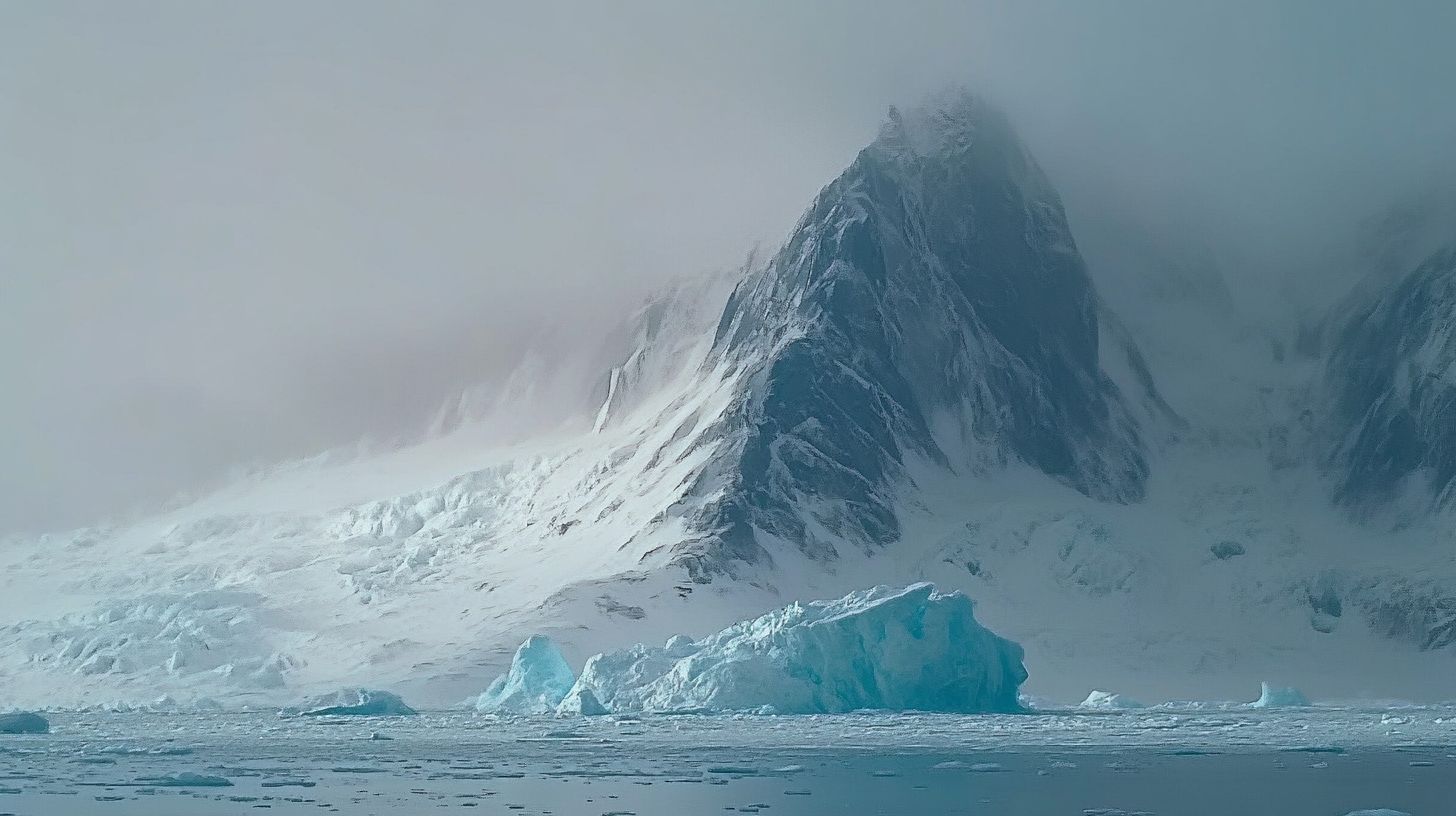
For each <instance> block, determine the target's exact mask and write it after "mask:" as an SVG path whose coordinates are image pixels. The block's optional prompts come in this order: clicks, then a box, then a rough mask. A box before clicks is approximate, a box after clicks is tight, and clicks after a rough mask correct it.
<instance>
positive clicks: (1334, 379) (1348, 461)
mask: <svg viewBox="0 0 1456 816" xmlns="http://www.w3.org/2000/svg"><path fill="white" fill-rule="evenodd" d="M1362 294H1363V293H1362ZM1327 378H1328V381H1329V385H1330V388H1331V390H1332V392H1333V394H1334V405H1333V409H1334V412H1335V415H1334V417H1333V420H1332V421H1333V423H1334V432H1335V436H1336V442H1335V448H1334V452H1333V454H1332V457H1331V458H1332V464H1333V466H1334V470H1335V478H1336V487H1335V499H1336V501H1338V502H1339V503H1340V504H1342V505H1344V506H1347V507H1350V508H1354V509H1357V510H1361V511H1371V510H1374V509H1377V508H1379V507H1381V506H1384V505H1388V504H1389V503H1390V502H1392V501H1395V500H1396V499H1397V498H1398V496H1399V494H1401V493H1402V492H1405V490H1406V489H1410V490H1411V492H1414V493H1415V494H1416V495H1417V496H1428V497H1430V498H1431V500H1432V501H1433V503H1434V505H1435V506H1437V507H1440V506H1446V505H1449V504H1450V503H1451V499H1452V495H1453V489H1456V485H1453V483H1456V246H1450V247H1447V248H1445V249H1442V250H1439V251H1437V252H1435V253H1434V254H1432V255H1431V256H1430V257H1428V258H1426V259H1425V260H1424V261H1423V262H1422V263H1421V264H1420V265H1419V266H1417V267H1416V268H1415V269H1414V270H1412V271H1411V272H1409V273H1408V274H1406V275H1405V276H1404V277H1401V278H1398V279H1397V280H1395V281H1394V282H1393V283H1391V284H1390V285H1388V286H1387V287H1385V288H1383V289H1379V290H1375V291H1374V292H1373V293H1371V294H1369V295H1367V296H1365V297H1362V298H1360V299H1358V300H1357V301H1355V302H1353V303H1350V304H1348V305H1347V306H1346V308H1345V310H1344V313H1343V318H1342V320H1341V322H1340V323H1339V324H1338V325H1337V326H1336V328H1335V329H1334V331H1333V335H1332V337H1331V353H1330V357H1329V364H1328V370H1327Z"/></svg>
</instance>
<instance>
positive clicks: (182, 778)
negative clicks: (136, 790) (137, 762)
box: [140, 771, 233, 788]
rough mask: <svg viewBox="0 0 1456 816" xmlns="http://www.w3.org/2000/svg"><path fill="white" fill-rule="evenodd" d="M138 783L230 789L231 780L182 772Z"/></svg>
mask: <svg viewBox="0 0 1456 816" xmlns="http://www.w3.org/2000/svg"><path fill="white" fill-rule="evenodd" d="M140 781H142V782H145V783H146V784H148V785H155V786H156V787H160V788H231V787H232V786H233V783H232V780H230V779H228V778H227V777H223V776H208V775H207V774H200V773H193V772H192V771H182V772H181V773H175V774H165V775H163V776H148V777H143V778H142V779H141V780H140Z"/></svg>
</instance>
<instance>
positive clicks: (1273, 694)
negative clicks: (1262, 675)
mask: <svg viewBox="0 0 1456 816" xmlns="http://www.w3.org/2000/svg"><path fill="white" fill-rule="evenodd" d="M1249 705H1250V706H1251V707H1253V708H1290V707H1302V706H1307V705H1309V698H1308V697H1305V696H1304V693H1303V692H1301V691H1300V690H1299V689H1297V688H1289V687H1280V686H1271V685H1269V683H1268V682H1264V683H1261V684H1260V688H1259V699H1257V700H1255V701H1254V702H1252V703H1249Z"/></svg>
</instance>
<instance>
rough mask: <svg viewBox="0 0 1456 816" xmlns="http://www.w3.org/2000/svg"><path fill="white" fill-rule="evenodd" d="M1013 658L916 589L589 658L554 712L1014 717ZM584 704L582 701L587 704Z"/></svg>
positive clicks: (1016, 671) (883, 591)
mask: <svg viewBox="0 0 1456 816" xmlns="http://www.w3.org/2000/svg"><path fill="white" fill-rule="evenodd" d="M1022 657H1023V653H1022V649H1021V647H1020V646H1019V645H1017V644H1016V643H1014V642H1012V641H1009V640H1007V639H1005V638H1002V637H1000V636H998V635H996V634H994V633H992V632H991V631H990V630H988V629H986V628H984V627H983V626H981V625H980V624H979V623H978V622H977V621H976V619H975V615H974V607H973V604H972V603H971V599H970V598H967V597H966V596H965V595H963V594H961V593H959V592H947V593H941V592H937V591H936V590H935V587H934V586H932V585H930V584H926V583H920V584H914V585H911V586H908V587H905V588H902V589H892V588H890V587H885V586H879V587H874V588H872V589H866V590H862V591H859V592H853V593H850V594H848V595H846V596H844V597H843V598H839V599H837V600H832V601H811V602H809V603H794V604H790V605H789V606H786V607H784V608H782V609H779V610H776V611H773V612H770V613H768V614H765V615H762V616H760V617H758V618H754V619H752V620H748V621H743V622H741V623H738V624H736V625H734V626H730V627H728V628H727V629H724V630H723V631H721V632H718V633H717V634H715V635H710V636H708V637H705V638H703V639H701V640H699V641H696V642H691V641H688V642H684V639H681V638H674V639H673V640H672V641H671V642H670V643H669V644H668V647H664V648H658V647H651V646H643V645H638V646H635V647H632V648H630V649H626V650H622V651H618V652H612V653H606V654H600V655H596V656H594V657H592V658H591V659H589V660H588V661H587V663H586V666H585V667H584V668H583V669H582V673H581V676H580V677H579V678H578V679H577V681H576V684H575V685H574V686H573V688H572V689H571V691H570V693H569V694H568V695H567V698H566V701H565V702H564V703H563V706H564V709H563V710H568V711H569V710H576V711H585V710H586V709H587V707H588V704H589V701H590V702H593V703H599V704H600V705H601V706H602V707H604V708H605V709H607V710H609V711H611V712H614V713H618V712H724V711H756V712H763V713H777V714H837V713H844V712H849V711H858V710H866V709H875V710H890V711H936V712H951V713H978V712H999V713H1006V712H1017V711H1020V710H1021V705H1020V703H1019V702H1018V699H1017V693H1018V690H1019V688H1020V686H1021V684H1022V683H1023V682H1024V681H1025V680H1026V678H1027V673H1026V669H1025V667H1024V666H1023V665H1022ZM588 695H590V696H588Z"/></svg>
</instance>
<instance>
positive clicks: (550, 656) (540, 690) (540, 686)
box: [475, 635, 600, 714]
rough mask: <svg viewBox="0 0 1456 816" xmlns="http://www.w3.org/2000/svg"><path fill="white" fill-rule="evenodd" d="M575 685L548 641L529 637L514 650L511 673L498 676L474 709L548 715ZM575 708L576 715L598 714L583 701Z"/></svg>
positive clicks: (541, 637)
mask: <svg viewBox="0 0 1456 816" xmlns="http://www.w3.org/2000/svg"><path fill="white" fill-rule="evenodd" d="M575 682H576V674H575V673H574V672H573V671H572V670H571V666H570V665H569V664H567V662H566V658H565V657H562V655H561V650H560V649H558V648H556V644H555V643H553V642H552V641H551V638H548V637H546V636H544V635H532V636H531V637H529V638H527V639H526V642H525V643H522V644H521V646H520V648H518V649H516V656H515V657H514V658H512V659H511V668H510V670H509V671H507V672H506V673H505V674H503V675H501V676H500V677H497V678H496V679H495V682H493V683H491V684H490V687H489V688H487V689H486V690H485V693H484V694H482V695H480V697H479V699H477V700H476V703H475V710H476V711H479V712H482V713H487V714H550V713H552V712H554V711H556V709H557V707H558V706H559V705H561V701H562V700H563V699H564V698H565V697H566V694H567V692H569V691H571V687H572V685H573V684H574V683H575ZM582 703H586V704H585V705H584V706H583V705H582ZM578 706H580V707H579V708H578V711H577V712H576V713H586V714H594V713H600V712H598V711H596V708H597V707H593V706H592V705H590V703H587V702H586V701H581V702H579V703H578Z"/></svg>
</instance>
